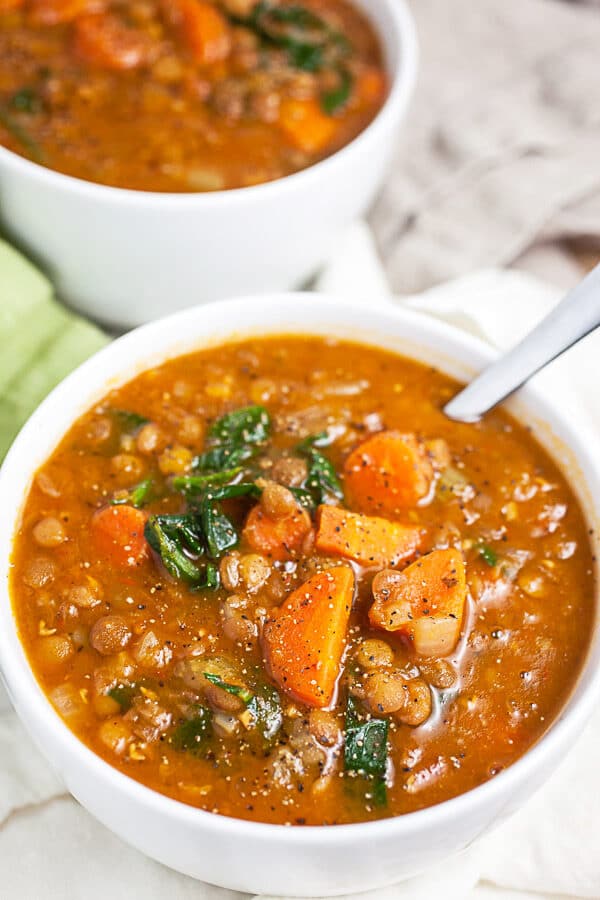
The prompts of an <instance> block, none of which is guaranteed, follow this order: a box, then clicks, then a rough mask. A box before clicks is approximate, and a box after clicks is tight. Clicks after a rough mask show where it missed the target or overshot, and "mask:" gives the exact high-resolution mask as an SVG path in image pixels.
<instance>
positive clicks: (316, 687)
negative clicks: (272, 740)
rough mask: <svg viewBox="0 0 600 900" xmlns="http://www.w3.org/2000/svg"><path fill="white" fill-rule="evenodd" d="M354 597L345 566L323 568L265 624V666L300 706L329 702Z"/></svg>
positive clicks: (263, 639)
mask: <svg viewBox="0 0 600 900" xmlns="http://www.w3.org/2000/svg"><path fill="white" fill-rule="evenodd" d="M353 594H354V574H353V572H352V569H351V568H350V567H349V566H338V567H337V568H333V569H327V570H326V571H325V572H319V573H318V574H317V575H313V577H312V578H309V579H308V581H306V582H305V583H304V584H303V585H302V587H299V588H297V589H296V590H295V591H293V592H292V593H291V594H290V596H289V597H288V598H287V600H286V601H285V603H283V604H282V605H281V606H280V607H278V608H277V609H275V610H273V612H272V614H271V618H269V619H268V620H267V621H266V622H265V625H264V629H263V635H262V646H263V652H264V656H265V662H266V665H267V668H268V670H269V672H270V673H271V676H272V678H273V679H274V680H275V681H276V682H277V684H278V685H279V687H280V688H281V689H282V690H283V691H285V692H286V694H289V696H290V697H292V698H293V699H294V700H297V701H298V702H299V703H305V704H306V705H307V706H318V707H323V706H329V704H330V703H331V702H332V700H333V696H334V693H335V686H336V681H337V678H338V675H339V673H340V666H341V662H342V656H343V653H344V649H345V646H346V629H347V627H348V619H349V616H350V610H351V608H352V598H353Z"/></svg>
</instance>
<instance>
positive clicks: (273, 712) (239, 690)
mask: <svg viewBox="0 0 600 900" xmlns="http://www.w3.org/2000/svg"><path fill="white" fill-rule="evenodd" d="M204 677H205V678H206V679H207V680H208V681H210V683H211V684H215V685H216V686H217V687H220V688H222V689H223V690H224V691H227V693H229V694H233V696H234V697H239V698H240V700H241V701H242V702H243V703H245V705H246V709H247V710H248V711H249V712H250V714H251V716H252V725H253V727H254V728H257V729H258V731H259V732H260V733H261V735H262V737H263V739H264V740H265V741H266V742H267V743H269V742H270V741H272V740H273V738H274V737H275V735H276V734H277V733H278V731H279V729H280V728H281V725H282V723H283V713H282V711H281V701H280V699H279V694H278V693H277V691H276V690H275V688H274V687H272V686H271V685H270V684H261V685H260V686H259V687H258V688H256V689H255V690H254V691H251V690H250V689H249V688H247V687H242V686H241V685H238V684H230V683H229V682H227V681H223V679H222V678H219V676H218V675H213V674H212V673H211V672H205V673H204Z"/></svg>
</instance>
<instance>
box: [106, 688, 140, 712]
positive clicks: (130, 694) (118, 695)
mask: <svg viewBox="0 0 600 900" xmlns="http://www.w3.org/2000/svg"><path fill="white" fill-rule="evenodd" d="M136 692H137V685H135V684H124V683H119V684H115V686H114V687H111V689H110V690H109V691H107V695H108V696H109V697H112V699H113V700H116V702H117V703H118V704H119V706H120V707H121V712H127V710H128V709H129V708H130V707H131V704H132V703H133V698H134V697H135V695H136Z"/></svg>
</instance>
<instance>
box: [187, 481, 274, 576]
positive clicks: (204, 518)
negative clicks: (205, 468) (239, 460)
mask: <svg viewBox="0 0 600 900" xmlns="http://www.w3.org/2000/svg"><path fill="white" fill-rule="evenodd" d="M260 495H261V490H260V488H259V487H257V486H256V485H255V484H253V483H252V482H242V483H240V484H227V485H223V486H222V487H216V488H212V489H211V490H209V491H207V493H206V494H204V496H203V497H202V498H201V500H200V505H199V514H200V520H201V522H202V529H203V532H204V535H205V537H206V543H207V546H208V552H209V555H210V556H212V557H213V559H218V558H219V557H220V556H222V555H223V554H224V553H226V552H227V551H228V550H231V549H233V547H236V546H237V544H238V541H239V536H238V533H237V531H236V528H235V525H234V524H233V522H232V521H231V519H229V518H228V516H226V515H225V513H224V512H223V511H222V510H221V508H220V501H221V500H233V499H236V498H238V497H254V498H258V497H260Z"/></svg>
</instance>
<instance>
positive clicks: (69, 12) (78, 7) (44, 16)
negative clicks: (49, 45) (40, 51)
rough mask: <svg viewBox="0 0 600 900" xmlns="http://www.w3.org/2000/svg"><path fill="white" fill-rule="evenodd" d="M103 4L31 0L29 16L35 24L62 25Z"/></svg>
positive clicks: (82, 0) (91, 0)
mask: <svg viewBox="0 0 600 900" xmlns="http://www.w3.org/2000/svg"><path fill="white" fill-rule="evenodd" d="M2 2H6V0H0V6H1V4H2ZM9 2H10V0H9ZM103 6H104V3H103V0H29V9H30V15H29V17H30V20H31V22H32V24H33V25H61V24H62V23H64V22H72V21H73V20H74V19H77V18H78V17H79V16H82V15H83V14H84V13H91V12H98V11H100V10H101V9H102V8H103Z"/></svg>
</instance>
